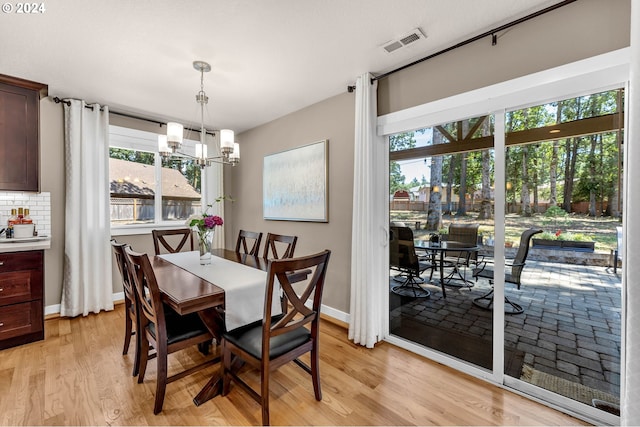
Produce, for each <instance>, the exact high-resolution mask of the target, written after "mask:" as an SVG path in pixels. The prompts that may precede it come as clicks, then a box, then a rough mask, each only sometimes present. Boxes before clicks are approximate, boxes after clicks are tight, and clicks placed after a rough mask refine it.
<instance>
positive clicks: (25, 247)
mask: <svg viewBox="0 0 640 427" xmlns="http://www.w3.org/2000/svg"><path fill="white" fill-rule="evenodd" d="M49 248H51V238H50V237H48V236H39V237H33V238H31V237H29V238H26V239H5V238H4V237H3V238H0V253H3V252H24V251H36V250H40V249H49Z"/></svg>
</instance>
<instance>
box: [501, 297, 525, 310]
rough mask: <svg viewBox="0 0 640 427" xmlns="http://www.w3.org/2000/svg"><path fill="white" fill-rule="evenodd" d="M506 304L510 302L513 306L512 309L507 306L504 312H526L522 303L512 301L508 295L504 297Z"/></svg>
mask: <svg viewBox="0 0 640 427" xmlns="http://www.w3.org/2000/svg"><path fill="white" fill-rule="evenodd" d="M504 302H505V304H509V305H510V306H511V310H508V309H506V308H505V310H504V314H520V313H523V312H524V308H522V306H521V305H520V304H516V303H515V302H513V301H511V300H510V299H509V298H508V297H506V296H505V297H504Z"/></svg>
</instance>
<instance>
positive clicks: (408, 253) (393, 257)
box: [389, 226, 435, 298]
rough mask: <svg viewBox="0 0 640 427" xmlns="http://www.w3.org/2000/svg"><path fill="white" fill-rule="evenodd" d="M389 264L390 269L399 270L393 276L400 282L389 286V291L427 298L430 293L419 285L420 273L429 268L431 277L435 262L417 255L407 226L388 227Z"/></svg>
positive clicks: (420, 280) (411, 233) (411, 234)
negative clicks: (396, 274) (397, 273)
mask: <svg viewBox="0 0 640 427" xmlns="http://www.w3.org/2000/svg"><path fill="white" fill-rule="evenodd" d="M389 266H390V267H391V269H392V270H396V271H399V272H400V274H399V275H398V276H396V277H394V280H395V281H397V282H400V284H399V285H397V286H394V287H393V288H391V292H393V293H394V294H397V295H401V296H407V297H413V298H427V297H429V296H430V295H431V292H430V291H429V290H428V289H425V288H423V287H422V286H420V283H423V282H424V280H423V279H422V278H421V277H420V275H421V274H422V273H423V272H425V271H426V270H428V269H431V275H430V276H429V278H431V277H432V276H433V271H434V269H435V264H434V263H432V262H427V261H425V260H421V259H420V258H419V257H418V255H417V254H416V249H415V244H414V242H413V231H411V229H410V228H409V227H397V226H391V227H389Z"/></svg>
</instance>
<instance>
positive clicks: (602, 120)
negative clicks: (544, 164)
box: [389, 113, 624, 161]
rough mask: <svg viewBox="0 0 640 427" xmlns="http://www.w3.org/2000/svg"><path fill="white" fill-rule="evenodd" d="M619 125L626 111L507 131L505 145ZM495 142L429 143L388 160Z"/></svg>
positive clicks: (613, 128) (481, 139)
mask: <svg viewBox="0 0 640 427" xmlns="http://www.w3.org/2000/svg"><path fill="white" fill-rule="evenodd" d="M619 126H624V113H615V114H608V115H605V116H598V117H590V118H588V119H580V120H574V121H571V122H565V123H560V124H557V125H552V126H545V127H541V128H536V129H527V130H522V131H516V132H508V133H507V135H506V145H508V146H509V145H522V144H529V143H534V142H546V141H554V140H557V139H566V138H574V137H579V136H585V135H593V134H596V133H604V132H614V131H618V130H619V129H621V128H620V127H619ZM436 128H437V129H438V131H440V126H437V127H436ZM443 131H444V129H443ZM445 133H446V131H444V133H443V135H445V136H446V137H447V139H449V138H450V137H451V135H449V134H445ZM451 138H452V137H451ZM452 139H455V138H452ZM493 145H494V144H493V135H490V136H482V137H479V138H472V139H465V140H463V141H455V142H450V143H446V144H437V145H428V146H426V147H416V148H410V149H408V150H402V151H393V152H390V153H389V160H391V161H397V160H409V159H415V158H420V157H433V156H441V155H443V154H456V153H464V152H469V151H477V150H486V149H488V148H493Z"/></svg>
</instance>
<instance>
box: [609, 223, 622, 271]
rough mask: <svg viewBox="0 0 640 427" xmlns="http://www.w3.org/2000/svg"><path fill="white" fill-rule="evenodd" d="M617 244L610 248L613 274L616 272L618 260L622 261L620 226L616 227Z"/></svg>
mask: <svg viewBox="0 0 640 427" xmlns="http://www.w3.org/2000/svg"><path fill="white" fill-rule="evenodd" d="M616 235H617V238H618V239H617V242H618V243H617V245H616V248H615V249H611V265H612V266H613V274H618V262H622V227H616Z"/></svg>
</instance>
